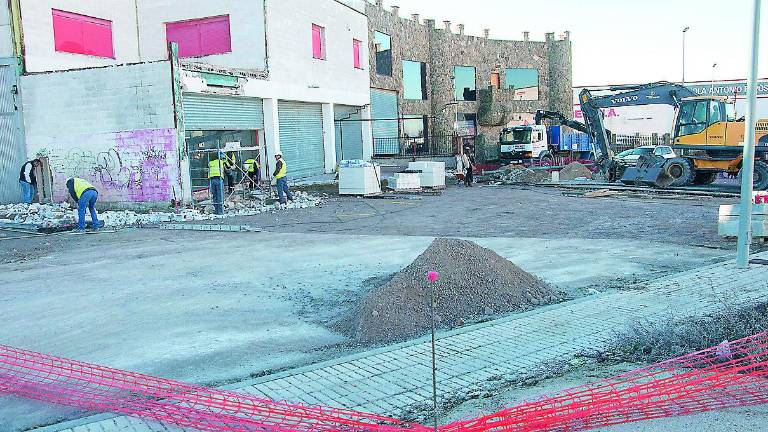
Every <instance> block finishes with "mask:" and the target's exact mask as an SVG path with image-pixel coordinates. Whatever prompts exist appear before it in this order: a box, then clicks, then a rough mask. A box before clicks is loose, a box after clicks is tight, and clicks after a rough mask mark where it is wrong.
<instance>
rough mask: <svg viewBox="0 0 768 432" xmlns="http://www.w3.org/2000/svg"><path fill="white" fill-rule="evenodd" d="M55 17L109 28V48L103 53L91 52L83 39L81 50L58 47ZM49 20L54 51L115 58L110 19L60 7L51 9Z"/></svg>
mask: <svg viewBox="0 0 768 432" xmlns="http://www.w3.org/2000/svg"><path fill="white" fill-rule="evenodd" d="M57 18H62V19H70V20H74V21H77V22H78V23H80V25H83V24H90V25H94V26H103V27H105V28H106V29H108V30H109V49H108V52H103V53H92V52H89V49H88V44H87V41H86V40H85V39H83V40H82V41H81V43H82V45H81V47H82V50H81V51H80V50H71V49H63V48H60V44H59V42H60V41H59V40H57V38H56V33H58V32H59V31H58V30H57V28H58V26H57V25H56V22H57ZM51 20H52V25H53V47H54V48H53V49H54V50H55V51H56V52H61V53H68V54H80V55H86V56H90V57H98V58H109V59H114V58H115V40H114V33H113V30H112V21H110V20H107V19H103V18H96V17H92V16H88V15H83V14H79V13H74V12H68V11H65V10H61V9H51ZM81 31H82V29H81Z"/></svg>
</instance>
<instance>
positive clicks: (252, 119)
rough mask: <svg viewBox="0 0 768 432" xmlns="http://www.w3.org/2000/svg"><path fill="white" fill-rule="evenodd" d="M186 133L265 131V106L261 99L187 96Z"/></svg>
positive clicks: (185, 111) (187, 94)
mask: <svg viewBox="0 0 768 432" xmlns="http://www.w3.org/2000/svg"><path fill="white" fill-rule="evenodd" d="M184 124H185V127H186V129H187V130H252V129H263V128H264V107H263V103H262V100H261V99H259V98H246V97H234V96H220V95H204V94H195V93H185V94H184Z"/></svg>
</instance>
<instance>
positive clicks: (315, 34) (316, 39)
mask: <svg viewBox="0 0 768 432" xmlns="http://www.w3.org/2000/svg"><path fill="white" fill-rule="evenodd" d="M312 57H313V58H315V59H317V60H325V29H324V28H323V27H320V26H319V25H317V24H312Z"/></svg>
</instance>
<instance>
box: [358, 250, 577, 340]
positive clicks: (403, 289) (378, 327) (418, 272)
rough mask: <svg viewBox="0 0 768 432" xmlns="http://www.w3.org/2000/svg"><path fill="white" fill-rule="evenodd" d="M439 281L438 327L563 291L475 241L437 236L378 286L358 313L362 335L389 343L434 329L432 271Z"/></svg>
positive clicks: (540, 301)
mask: <svg viewBox="0 0 768 432" xmlns="http://www.w3.org/2000/svg"><path fill="white" fill-rule="evenodd" d="M432 270H434V271H437V272H439V273H440V279H439V280H438V282H436V283H435V291H436V308H435V315H436V317H437V318H436V319H437V323H438V324H437V325H438V327H440V328H455V327H460V326H462V325H464V324H465V323H467V322H470V321H474V320H477V319H479V318H482V317H484V316H492V315H498V314H503V313H507V312H516V311H525V310H529V309H531V308H533V307H535V306H539V305H545V304H549V303H553V302H557V301H560V300H561V299H562V298H561V296H560V294H558V293H557V292H556V291H554V290H553V289H552V287H550V286H549V285H547V284H546V283H545V282H544V281H542V280H541V279H539V278H537V277H536V276H533V275H531V274H530V273H527V272H525V271H524V270H522V269H521V268H520V267H518V266H516V265H515V264H513V263H511V262H509V261H508V260H506V259H505V258H504V257H501V256H499V255H498V254H496V253H495V252H493V251H491V250H489V249H486V248H483V247H481V246H478V245H477V244H475V243H472V242H469V241H465V240H456V239H437V240H435V241H434V242H433V243H432V245H430V246H429V248H427V250H426V251H424V253H422V254H421V255H419V257H417V258H416V260H415V261H414V262H413V263H411V264H410V265H409V266H408V267H406V268H405V269H403V270H402V271H400V272H399V273H397V274H396V275H395V276H394V278H392V280H391V281H389V282H388V283H386V284H385V285H383V286H381V287H378V288H376V289H373V290H372V291H371V292H369V293H368V295H367V296H366V297H365V298H364V299H363V303H362V306H361V308H360V310H359V311H358V317H357V331H356V337H357V339H358V340H359V341H360V342H365V343H389V342H395V341H401V340H406V339H410V338H413V337H417V336H420V335H423V334H425V333H427V332H429V329H430V319H429V301H430V300H429V299H430V286H429V284H430V282H429V281H428V280H427V276H426V275H427V273H428V272H429V271H432Z"/></svg>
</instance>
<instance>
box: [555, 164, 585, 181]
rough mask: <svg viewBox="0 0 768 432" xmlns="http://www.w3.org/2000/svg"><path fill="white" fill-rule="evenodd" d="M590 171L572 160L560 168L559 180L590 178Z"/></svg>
mask: <svg viewBox="0 0 768 432" xmlns="http://www.w3.org/2000/svg"><path fill="white" fill-rule="evenodd" d="M592 175H593V174H592V171H590V170H589V168H587V167H586V166H584V165H582V164H580V163H578V162H572V163H569V164H568V165H566V166H565V167H564V168H563V169H562V170H560V180H576V179H577V178H587V179H590V180H591V179H592Z"/></svg>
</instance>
